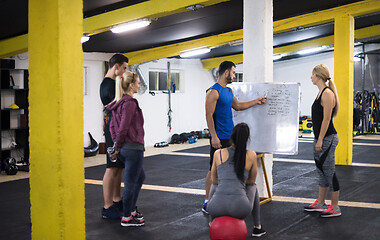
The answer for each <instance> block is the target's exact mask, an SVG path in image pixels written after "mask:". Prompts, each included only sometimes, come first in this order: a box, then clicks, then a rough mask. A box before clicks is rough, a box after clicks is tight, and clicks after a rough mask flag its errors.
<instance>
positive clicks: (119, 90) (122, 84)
mask: <svg viewBox="0 0 380 240" xmlns="http://www.w3.org/2000/svg"><path fill="white" fill-rule="evenodd" d="M137 78H138V75H137V74H136V73H134V72H130V71H127V72H125V73H123V76H121V77H120V76H117V77H116V88H115V99H114V100H113V102H118V101H120V99H121V98H122V97H123V95H124V93H126V92H127V91H128V89H129V87H130V85H131V83H134V82H136V79H137Z"/></svg>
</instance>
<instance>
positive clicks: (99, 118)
mask: <svg viewBox="0 0 380 240" xmlns="http://www.w3.org/2000/svg"><path fill="white" fill-rule="evenodd" d="M112 55H113V54H104V53H84V54H83V67H84V68H87V70H88V71H87V84H86V91H85V89H84V90H83V139H84V146H88V145H90V138H89V136H88V132H90V133H91V135H92V136H93V138H94V139H95V140H96V141H97V142H104V141H105V140H104V136H103V104H102V102H101V100H100V95H99V88H100V84H101V82H102V81H103V78H104V61H108V60H109V59H110V58H111V57H112ZM84 88H85V87H84ZM85 92H86V94H85Z"/></svg>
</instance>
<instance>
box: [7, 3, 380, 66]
mask: <svg viewBox="0 0 380 240" xmlns="http://www.w3.org/2000/svg"><path fill="white" fill-rule="evenodd" d="M225 1H228V0H208V1H206V0H182V1H178V0H166V1H165V3H164V4H162V1H160V0H150V1H147V2H144V3H146V4H152V5H142V4H143V3H140V4H136V5H132V6H129V7H126V8H122V9H118V10H114V11H111V12H108V13H103V14H99V15H96V16H94V17H91V18H86V19H84V30H85V32H91V31H98V30H99V29H103V30H104V29H105V28H106V27H108V28H109V27H110V26H111V25H114V24H116V23H120V21H122V20H123V21H124V22H125V21H129V20H132V19H136V18H143V17H147V16H148V15H149V16H155V17H158V16H166V15H169V14H174V13H176V12H177V11H185V10H184V6H189V5H194V4H203V5H205V6H208V5H212V4H216V3H220V2H225ZM172 5H173V6H174V7H171V6H172ZM147 6H150V7H149V8H148V7H147ZM163 6H165V7H163ZM135 7H136V8H135ZM139 8H141V9H140V10H141V12H139V11H140V10H139ZM168 9H170V10H168ZM176 9H177V10H176ZM119 10H120V12H119ZM379 11H380V0H366V1H361V2H357V3H353V4H348V5H344V6H341V7H337V8H331V9H327V10H323V11H318V12H314V13H310V14H305V15H301V16H297V17H293V18H288V19H283V20H279V21H275V22H273V32H274V34H276V33H280V32H284V31H292V30H293V29H294V28H296V27H298V26H303V27H307V26H313V25H319V24H322V23H325V22H329V21H333V18H334V17H335V16H337V15H340V14H351V15H353V16H360V15H365V14H369V13H374V12H379ZM103 21H104V22H103ZM238 31H240V30H238ZM235 32H236V31H235ZM221 35H223V34H221ZM218 36H220V35H216V36H213V37H215V38H218ZM234 36H235V37H232V38H229V39H228V40H226V42H221V41H219V40H215V41H214V40H212V39H209V38H207V39H208V46H209V47H216V46H220V45H223V44H226V43H228V42H229V41H234V40H238V39H242V38H243V31H242V30H241V35H240V36H238V35H234ZM19 37H22V39H23V41H20V39H19ZM19 37H15V38H10V39H5V40H2V41H0V57H8V56H12V55H14V54H17V53H22V52H25V51H27V46H28V44H27V35H23V36H19ZM203 40H204V39H198V40H193V41H187V42H183V43H179V44H174V45H168V46H165V47H158V48H151V49H149V50H141V51H136V52H130V53H127V54H126V55H128V56H133V57H135V58H136V60H134V59H132V58H131V61H132V62H135V63H141V62H147V61H151V60H156V59H160V58H165V57H170V56H175V55H178V54H179V52H181V51H185V50H189V49H193V48H199V47H202V46H204V45H205V44H203ZM194 41H196V42H197V43H196V42H194ZM212 42H214V43H212ZM210 44H211V45H210ZM9 46H11V48H9ZM8 49H9V50H8ZM160 51H162V52H160ZM142 54H145V55H146V56H145V58H144V57H141V56H139V55H142ZM138 56H139V57H138Z"/></svg>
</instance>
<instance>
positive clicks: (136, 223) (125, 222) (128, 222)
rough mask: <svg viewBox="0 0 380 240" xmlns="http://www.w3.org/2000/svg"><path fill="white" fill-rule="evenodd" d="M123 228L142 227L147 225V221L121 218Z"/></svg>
mask: <svg viewBox="0 0 380 240" xmlns="http://www.w3.org/2000/svg"><path fill="white" fill-rule="evenodd" d="M120 224H121V226H123V227H141V226H144V225H145V220H144V219H142V220H138V219H137V218H134V217H129V218H126V217H122V218H121V223H120Z"/></svg>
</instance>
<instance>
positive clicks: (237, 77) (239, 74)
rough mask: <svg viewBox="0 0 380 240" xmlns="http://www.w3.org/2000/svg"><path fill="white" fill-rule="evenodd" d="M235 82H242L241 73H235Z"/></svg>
mask: <svg viewBox="0 0 380 240" xmlns="http://www.w3.org/2000/svg"><path fill="white" fill-rule="evenodd" d="M235 75H236V81H235V82H243V73H236V74H235Z"/></svg>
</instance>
